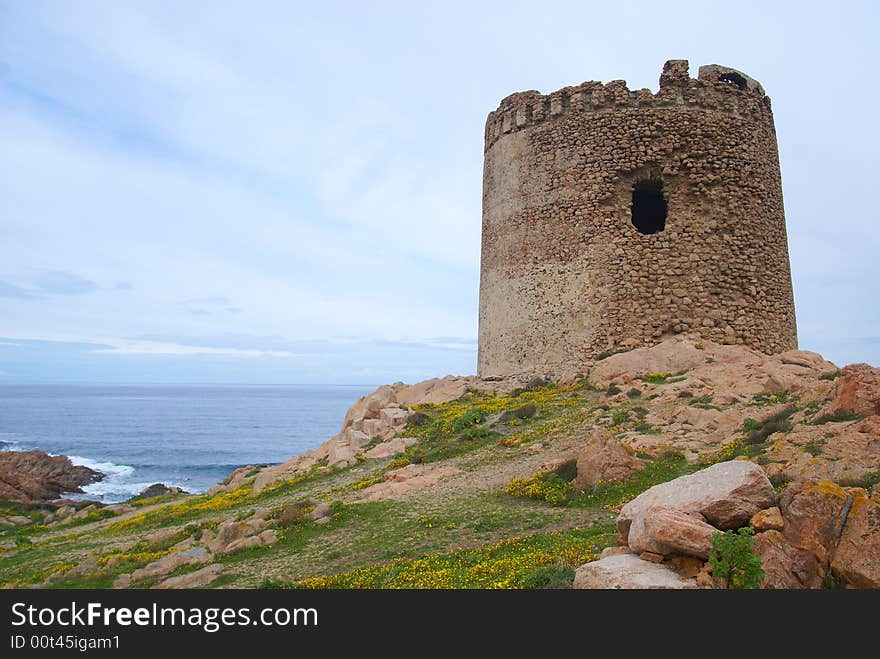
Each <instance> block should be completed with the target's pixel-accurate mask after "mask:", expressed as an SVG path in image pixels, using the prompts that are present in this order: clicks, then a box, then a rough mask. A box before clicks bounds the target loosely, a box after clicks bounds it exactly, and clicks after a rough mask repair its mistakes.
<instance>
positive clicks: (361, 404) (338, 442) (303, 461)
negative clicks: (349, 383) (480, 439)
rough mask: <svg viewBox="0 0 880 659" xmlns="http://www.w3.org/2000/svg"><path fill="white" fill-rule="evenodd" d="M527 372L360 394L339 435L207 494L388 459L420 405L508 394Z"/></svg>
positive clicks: (406, 442) (238, 473) (235, 476)
mask: <svg viewBox="0 0 880 659" xmlns="http://www.w3.org/2000/svg"><path fill="white" fill-rule="evenodd" d="M528 378H529V376H528V375H525V374H524V375H521V376H519V377H515V378H508V379H505V380H503V381H488V380H481V379H480V378H478V377H476V376H467V377H459V376H451V375H448V376H446V377H443V378H433V379H430V380H424V381H422V382H418V383H416V384H411V385H408V384H404V383H402V382H397V383H395V384H390V385H383V386H381V387H379V388H378V389H376V390H375V391H374V392H372V393H370V394H368V395H366V396H362V397H361V398H360V399H359V400H358V401H357V402H356V403H355V404H354V405H352V406H351V407H350V408H349V409H348V411H347V412H346V414H345V419H344V420H343V422H342V428H341V429H340V431H339V433H337V434H336V435H334V436H333V437H331V438H330V439H328V440H327V441H326V442H324V443H323V444H321V446H319V447H318V448H316V449H315V450H313V451H306V452H305V453H302V454H300V455H297V456H295V457H293V458H291V459H290V460H288V461H286V462H284V463H282V464H280V465H273V466H269V467H260V468H258V467H255V466H253V465H248V466H245V467H241V468H239V469H237V470H235V471H234V472H233V473H232V475H231V476H230V477H229V479H228V480H227V481H226V483H224V484H222V485H219V486H217V487H215V488H213V489H212V490H209V492H219V491H223V490H226V489H230V488H234V487H239V486H240V485H242V484H243V483H247V482H253V484H254V491H255V492H260V491H261V490H262V489H263V488H265V487H266V486H267V485H270V484H271V483H274V482H276V481H279V480H284V479H288V478H291V477H292V476H295V475H296V474H298V473H302V472H305V471H308V470H309V469H311V468H312V467H315V466H316V465H319V466H333V465H339V466H346V465H350V464H353V463H354V462H356V461H357V458H358V456H361V455H362V456H363V457H365V458H388V457H391V456H392V455H394V454H395V453H399V452H400V451H403V450H405V449H406V448H408V447H410V446H412V445H413V444H415V443H416V440H415V439H414V438H412V437H400V436H398V435H399V433H400V432H401V431H403V430H404V429H405V428H406V423H407V419H409V417H410V416H412V414H413V413H414V412H413V410H412V408H413V407H414V406H416V405H421V404H426V403H427V404H441V403H446V402H449V401H451V400H456V399H458V398H461V397H462V396H464V395H465V394H466V393H467V392H468V391H469V390H479V391H491V392H494V393H506V392H509V391H511V390H512V389H514V388H516V387H519V386H522V385H523V384H525V382H527V380H528Z"/></svg>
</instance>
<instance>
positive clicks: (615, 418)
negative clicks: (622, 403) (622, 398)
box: [611, 410, 629, 426]
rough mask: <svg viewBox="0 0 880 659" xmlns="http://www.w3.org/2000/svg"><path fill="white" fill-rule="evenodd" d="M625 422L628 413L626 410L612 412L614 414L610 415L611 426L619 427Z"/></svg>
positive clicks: (627, 419)
mask: <svg viewBox="0 0 880 659" xmlns="http://www.w3.org/2000/svg"><path fill="white" fill-rule="evenodd" d="M627 421H629V412H627V411H626V410H614V413H613V414H612V415H611V424H612V425H615V426H619V425H620V424H622V423H626V422H627Z"/></svg>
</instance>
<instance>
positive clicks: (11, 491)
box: [0, 451, 104, 503]
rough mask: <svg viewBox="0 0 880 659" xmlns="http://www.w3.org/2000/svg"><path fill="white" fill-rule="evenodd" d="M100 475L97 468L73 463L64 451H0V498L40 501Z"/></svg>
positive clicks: (97, 478) (78, 487)
mask: <svg viewBox="0 0 880 659" xmlns="http://www.w3.org/2000/svg"><path fill="white" fill-rule="evenodd" d="M103 477H104V474H102V473H101V472H99V471H95V470H94V469H89V468H88V467H83V466H81V465H74V464H73V463H71V461H70V458H68V457H67V456H64V455H49V454H48V453H44V452H43V451H0V499H8V500H10V501H17V502H19V503H40V502H44V501H49V500H52V499H57V498H58V497H60V496H61V495H62V494H64V493H66V492H76V493H81V492H82V487H83V486H84V485H89V484H91V483H95V482H97V481H99V480H101V479H102V478H103Z"/></svg>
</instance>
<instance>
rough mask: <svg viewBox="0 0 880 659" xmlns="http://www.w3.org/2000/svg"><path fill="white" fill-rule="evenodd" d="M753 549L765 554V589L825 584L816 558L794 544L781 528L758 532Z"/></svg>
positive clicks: (761, 555) (762, 563)
mask: <svg viewBox="0 0 880 659" xmlns="http://www.w3.org/2000/svg"><path fill="white" fill-rule="evenodd" d="M753 551H754V552H755V553H756V554H757V555H758V556H760V557H761V567H762V569H763V570H764V579H763V581H762V582H761V588H772V589H792V588H819V587H820V586H821V585H822V575H821V573H820V570H819V564H818V563H817V561H816V557H815V556H814V555H813V554H812V553H811V552H808V551H805V550H803V549H798V548H797V547H793V546H792V545H791V543H789V542H788V540H786V539H785V536H784V535H782V533H780V532H779V531H764V532H763V533H758V534H757V535H756V536H755V544H754V547H753Z"/></svg>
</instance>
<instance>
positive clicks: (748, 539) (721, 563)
mask: <svg viewBox="0 0 880 659" xmlns="http://www.w3.org/2000/svg"><path fill="white" fill-rule="evenodd" d="M753 533H754V531H753V530H752V529H751V528H749V527H747V526H746V527H743V528H741V529H739V531H736V532H735V531H727V532H726V533H721V531H717V532H715V533H713V534H712V552H711V554H709V565H711V566H712V576H713V577H715V578H717V579H721V581H723V582H724V584H725V585H726V586H727V587H728V588H734V589H755V588H759V587H760V586H761V581H762V580H763V579H764V570H763V567H762V565H761V557H760V556H758V555H757V554H755V552H753V551H752V547H753V546H754V544H755V539H754V538H752V534H753Z"/></svg>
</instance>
